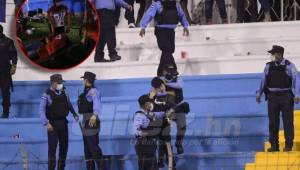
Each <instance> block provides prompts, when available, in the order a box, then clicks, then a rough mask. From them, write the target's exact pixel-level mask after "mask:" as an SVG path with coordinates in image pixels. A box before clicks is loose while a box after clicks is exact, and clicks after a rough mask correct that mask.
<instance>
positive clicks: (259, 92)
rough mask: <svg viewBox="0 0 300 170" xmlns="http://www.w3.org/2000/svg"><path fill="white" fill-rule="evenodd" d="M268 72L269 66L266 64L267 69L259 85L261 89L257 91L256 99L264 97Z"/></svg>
mask: <svg viewBox="0 0 300 170" xmlns="http://www.w3.org/2000/svg"><path fill="white" fill-rule="evenodd" d="M268 70H269V64H266V67H265V69H264V72H263V75H262V78H261V81H260V84H259V88H258V90H257V91H256V97H260V96H261V95H262V93H263V92H264V89H265V88H266V76H267V74H268Z"/></svg>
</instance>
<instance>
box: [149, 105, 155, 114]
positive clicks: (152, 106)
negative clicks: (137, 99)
mask: <svg viewBox="0 0 300 170" xmlns="http://www.w3.org/2000/svg"><path fill="white" fill-rule="evenodd" d="M153 109H154V105H153V104H152V103H151V104H150V108H149V110H150V112H152V110H153Z"/></svg>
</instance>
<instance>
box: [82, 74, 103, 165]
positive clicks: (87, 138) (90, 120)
mask: <svg viewBox="0 0 300 170" xmlns="http://www.w3.org/2000/svg"><path fill="white" fill-rule="evenodd" d="M81 78H83V79H84V91H83V93H81V94H80V96H79V98H78V110H79V113H80V114H82V115H83V120H82V123H81V129H82V134H83V142H84V155H85V159H86V167H87V169H88V170H94V169H95V164H96V165H97V167H98V169H101V170H103V168H104V163H103V161H102V150H101V148H100V147H99V132H100V120H99V116H100V112H101V110H100V109H101V108H100V107H101V98H100V92H99V91H98V90H97V89H96V88H95V85H94V82H95V80H96V75H95V74H94V73H92V72H85V73H84V76H82V77H81Z"/></svg>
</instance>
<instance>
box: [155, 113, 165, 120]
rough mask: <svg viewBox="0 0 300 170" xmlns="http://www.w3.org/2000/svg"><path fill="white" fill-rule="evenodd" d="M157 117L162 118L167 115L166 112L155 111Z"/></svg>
mask: <svg viewBox="0 0 300 170" xmlns="http://www.w3.org/2000/svg"><path fill="white" fill-rule="evenodd" d="M154 114H155V118H157V119H160V118H163V117H165V116H166V112H154Z"/></svg>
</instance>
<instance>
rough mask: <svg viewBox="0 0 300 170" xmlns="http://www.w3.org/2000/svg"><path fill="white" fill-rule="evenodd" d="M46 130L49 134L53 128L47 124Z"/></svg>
mask: <svg viewBox="0 0 300 170" xmlns="http://www.w3.org/2000/svg"><path fill="white" fill-rule="evenodd" d="M47 130H48V131H49V132H52V131H53V126H52V125H51V124H50V123H48V124H47Z"/></svg>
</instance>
